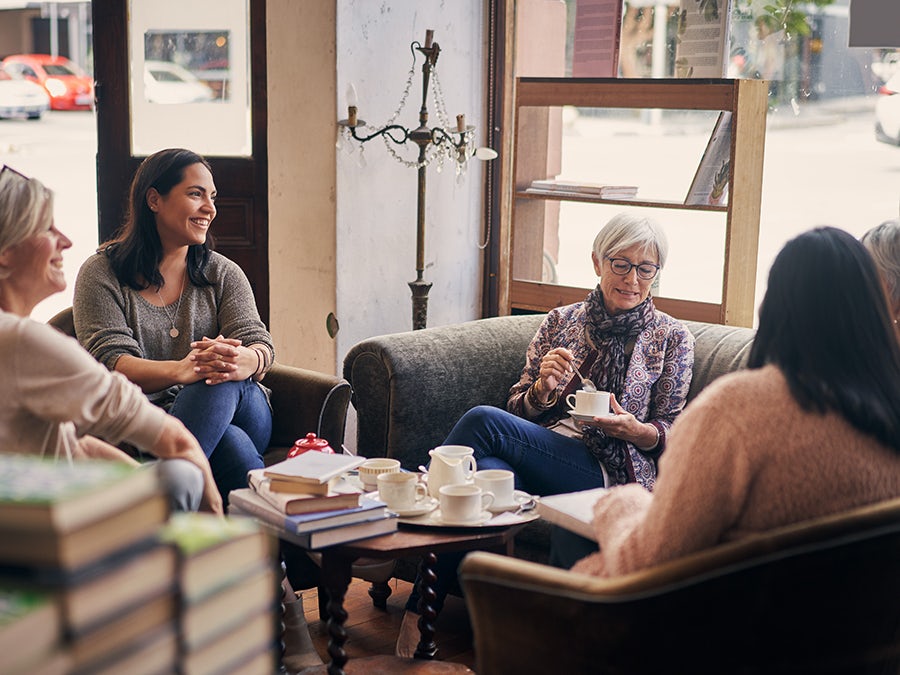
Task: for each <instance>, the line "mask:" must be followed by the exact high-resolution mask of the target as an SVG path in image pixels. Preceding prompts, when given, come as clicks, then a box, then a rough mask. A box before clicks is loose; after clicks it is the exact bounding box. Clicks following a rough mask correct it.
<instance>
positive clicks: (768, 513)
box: [573, 366, 900, 576]
mask: <svg viewBox="0 0 900 675" xmlns="http://www.w3.org/2000/svg"><path fill="white" fill-rule="evenodd" d="M659 474H660V475H659V479H658V480H657V483H656V488H655V490H654V492H653V494H652V495H651V494H650V493H649V492H647V491H646V490H644V489H643V488H641V487H640V486H638V485H634V484H630V485H623V486H618V487H614V488H612V489H610V490H609V491H608V493H607V494H606V495H604V497H603V498H601V499H600V500H599V501H598V502H597V504H596V506H595V507H594V530H595V531H596V533H597V536H598V541H599V542H600V551H601V552H600V553H596V554H593V555H591V556H588V557H587V558H584V559H583V560H580V561H579V562H578V563H577V564H576V565H575V567H574V568H573V569H574V570H575V571H578V572H584V573H588V574H596V575H600V576H613V575H617V574H625V573H627V572H630V571H634V570H637V569H641V568H644V567H648V566H650V565H654V564H657V563H662V562H665V561H667V560H671V559H673V558H678V557H680V556H684V555H686V554H689V553H693V552H695V551H699V550H703V549H706V548H709V547H711V546H714V545H716V544H719V543H723V542H727V541H732V540H735V539H741V538H744V537H747V536H749V535H751V534H754V533H758V532H764V531H767V530H771V529H773V528H777V527H779V526H782V525H788V524H791V523H796V522H800V521H803V520H807V519H810V518H815V517H818V516H824V515H828V514H832V513H838V512H841V511H845V510H848V509H851V508H853V507H857V506H862V505H865V504H870V503H875V502H878V501H882V500H885V499H890V498H894V497H898V496H900V455H897V453H895V452H893V451H892V450H890V449H889V448H887V447H885V446H884V445H882V444H881V443H879V442H878V441H876V440H875V439H874V438H872V437H871V436H867V435H865V434H862V433H861V432H860V431H858V430H857V429H855V428H854V427H852V426H850V424H848V423H847V422H846V421H845V420H844V418H843V417H841V416H839V415H836V414H834V413H828V414H826V415H824V416H823V415H818V414H815V413H810V412H806V411H803V410H801V408H800V407H799V406H798V405H797V402H796V400H795V399H794V398H793V396H791V394H790V392H789V390H788V386H787V382H786V380H785V379H784V376H783V375H782V374H781V372H780V371H779V370H778V369H777V368H775V367H774V366H766V367H764V368H761V369H755V370H744V371H740V372H737V373H732V374H729V375H726V376H724V377H721V378H719V379H718V380H716V381H715V382H713V383H712V384H711V385H710V386H708V387H707V388H706V389H704V391H703V392H702V393H701V394H700V396H698V397H697V399H696V400H694V401H693V402H692V403H690V404H689V405H688V406H687V408H685V411H684V412H683V413H682V415H681V416H680V417H679V418H678V419H677V420H676V422H675V424H674V425H673V427H672V430H671V433H670V435H669V441H668V445H667V448H666V452H665V454H664V455H663V456H662V460H661V464H660V470H659Z"/></svg>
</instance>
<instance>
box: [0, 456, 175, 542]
mask: <svg viewBox="0 0 900 675" xmlns="http://www.w3.org/2000/svg"><path fill="white" fill-rule="evenodd" d="M159 490H160V488H159V479H158V477H157V473H156V469H155V467H154V466H152V465H150V466H145V467H140V468H135V467H133V466H130V465H128V464H125V463H123V462H111V461H101V460H83V461H78V462H74V463H72V464H71V465H70V464H67V463H65V462H55V461H52V460H48V459H43V458H40V457H33V456H30V455H13V454H0V529H3V530H23V529H29V530H36V529H41V530H44V531H53V532H69V531H72V530H75V529H77V528H80V527H83V526H85V525H87V524H89V523H93V522H96V521H97V520H99V519H101V518H103V517H105V516H108V515H111V514H115V513H117V512H119V511H121V510H122V509H124V508H127V507H128V506H130V505H132V504H134V503H135V502H139V501H141V500H144V499H145V498H147V497H148V496H150V495H152V494H155V493H158V492H159Z"/></svg>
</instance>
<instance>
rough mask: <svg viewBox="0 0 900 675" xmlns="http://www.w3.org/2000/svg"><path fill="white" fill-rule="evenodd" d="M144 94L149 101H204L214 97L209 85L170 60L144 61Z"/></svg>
mask: <svg viewBox="0 0 900 675" xmlns="http://www.w3.org/2000/svg"><path fill="white" fill-rule="evenodd" d="M144 96H145V98H146V99H147V101H148V102H150V103H204V102H206V101H212V100H213V99H214V98H215V94H214V93H213V90H212V89H210V87H209V85H207V84H206V83H205V82H203V81H202V80H201V79H199V78H198V77H196V76H195V75H194V74H193V73H191V72H190V71H189V70H187V69H186V68H182V67H181V66H179V65H178V64H177V63H172V62H171V61H144Z"/></svg>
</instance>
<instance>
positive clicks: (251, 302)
mask: <svg viewBox="0 0 900 675" xmlns="http://www.w3.org/2000/svg"><path fill="white" fill-rule="evenodd" d="M215 200H216V186H215V183H214V182H213V175H212V170H211V169H210V166H209V164H208V162H207V161H206V160H205V159H204V158H203V157H201V156H200V155H198V154H196V153H194V152H191V151H190V150H183V149H178V148H176V149H168V150H161V151H159V152H157V153H155V154H153V155H150V156H149V157H147V158H146V159H145V160H144V161H143V162H142V163H141V165H140V167H139V168H138V170H137V173H136V174H135V176H134V179H133V180H132V183H131V189H130V193H129V202H128V213H127V216H126V220H125V224H124V225H123V227H122V228H121V230H120V231H119V233H118V234H117V236H116V237H115V238H114V239H113V240H112V241H108V242H106V243H104V244H103V245H102V246H101V247H100V249H99V251H98V252H97V253H96V254H94V255H93V256H91V257H90V258H88V260H87V261H86V262H85V263H84V265H83V266H82V267H81V270H80V271H79V273H78V278H77V280H76V282H75V301H74V318H75V332H76V333H77V335H78V340H79V341H80V342H81V344H82V345H84V347H85V348H86V349H87V350H88V351H89V352H90V353H91V354H92V355H93V356H94V358H96V359H97V360H98V361H100V363H102V364H103V365H105V366H106V367H107V368H109V369H110V370H114V371H116V372H120V373H122V374H123V375H125V376H126V377H127V378H128V379H129V380H131V381H132V382H135V383H136V384H138V385H139V386H140V387H141V389H142V390H143V391H144V392H145V393H146V394H147V395H148V396H149V398H150V400H151V401H153V402H154V403H156V404H157V405H159V406H161V407H163V408H164V409H166V410H167V411H168V412H169V413H170V414H171V415H173V416H174V417H176V418H178V419H180V420H181V421H182V422H183V423H184V425H185V426H186V427H187V428H188V429H189V430H190V431H191V432H192V433H193V434H194V436H196V437H197V440H198V441H199V442H200V445H201V447H202V448H203V451H204V453H206V456H207V457H209V462H210V465H211V466H212V470H213V475H214V476H215V480H216V484H217V485H218V487H219V492H220V493H221V495H222V498H223V500H225V501H226V503H227V499H228V493H229V492H230V491H231V490H234V489H237V488H242V487H247V471H249V470H250V469H256V468H260V467H262V466H263V460H262V456H261V455H262V453H263V452H264V451H265V448H266V447H267V446H268V443H269V438H270V436H271V433H272V413H271V409H270V407H269V402H268V396H267V392H266V391H265V390H264V388H263V387H262V386H261V385H260V380H262V378H263V376H264V375H265V374H266V371H267V370H268V369H269V367H270V366H271V365H272V362H273V360H274V356H275V352H274V348H273V345H272V338H271V336H270V335H269V332H268V330H266V327H265V325H264V324H263V322H262V321H261V320H260V317H259V313H258V311H257V309H256V302H255V299H254V297H253V291H252V290H251V288H250V283H249V281H248V280H247V277H246V275H245V274H244V272H243V271H242V270H241V268H240V267H238V266H237V265H236V264H235V263H234V262H232V261H231V260H229V259H228V258H226V257H225V256H223V255H220V254H219V253H216V252H215V251H213V250H212V248H211V241H210V240H211V237H210V236H209V230H210V227H211V226H212V223H213V220H214V219H215V217H216V204H215Z"/></svg>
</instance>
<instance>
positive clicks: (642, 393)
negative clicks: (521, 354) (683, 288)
mask: <svg viewBox="0 0 900 675" xmlns="http://www.w3.org/2000/svg"><path fill="white" fill-rule="evenodd" d="M586 323H587V312H586V311H585V306H584V303H583V302H576V303H575V304H574V305H568V306H566V307H558V308H556V309H553V310H551V311H550V312H549V313H548V314H547V318H546V319H544V322H543V323H542V324H541V327H540V328H539V329H538V332H537V334H536V335H535V336H534V339H533V340H532V341H531V344H530V345H529V346H528V351H527V352H526V354H525V368H524V369H523V370H522V376H521V377H520V378H519V381H518V382H517V383H516V384H514V385H513V386H512V388H511V389H510V390H509V398H508V400H507V404H506V407H507V410H509V412H511V413H514V414H516V415H519V416H520V417H525V401H524V399H525V394H526V392H527V391H528V389H529V388H530V387H531V385H532V384H533V383H534V381H535V379H537V377H538V372H539V370H540V365H541V358H542V357H543V356H544V354H546V353H547V352H548V351H550V350H551V349H553V348H554V347H566V348H567V349H569V350H571V352H572V354H573V355H574V361H573V364H572V365H573V366H574V367H575V368H579V369H580V367H581V365H582V364H583V363H584V360H585V358H587V357H588V355H589V354H590V352H591V349H592V348H591V345H590V343H588V341H587V338H586V333H585V326H586ZM693 367H694V336H693V335H691V332H690V331H689V330H688V329H687V327H686V326H685V325H684V324H683V323H681V322H680V321H678V320H677V319H674V318H672V317H671V316H669V315H668V314H666V313H664V312H660V311H659V310H657V311H656V317H655V318H654V319H653V321H652V322H651V323H650V325H648V326H647V327H646V328H645V329H644V330H643V331H641V333H640V335H639V336H638V338H637V341H636V342H635V345H634V351H633V352H632V354H631V360H630V361H629V363H628V369H627V371H626V373H625V389H624V391H621V392H620V391H616V392H613V393H614V394H615V396H616V400H617V401H618V402H619V404H620V405H621V406H622V407H623V408H624V409H625V410H627V411H628V412H630V413H631V414H632V415H634V416H635V417H636V418H637V419H639V420H641V421H642V422H650V421H656V422H657V423H658V424H659V425H660V426H662V428H663V429H664V430H668V429H669V427H671V425H672V422H674V421H675V418H676V417H677V416H678V414H679V413H680V412H681V411H682V409H683V408H684V405H685V402H686V401H687V394H688V389H689V388H690V386H691V376H692V374H693ZM579 384H580V381H579V380H578V377H577V376H576V375H575V373H574V372H573V373H572V374H571V375H570V376H568V377H566V378H565V379H563V380H562V382H560V383H559V386H558V387H557V389H556V393H557V394H558V396H559V398H558V403H557V404H556V405H555V406H554V407H553V408H551V409H550V410H548V411H547V412H546V413H544V414H543V415H541V416H540V418H538V419H537V420H536V422H537V423H538V424H540V425H542V426H545V427H549V426H552V425H553V424H555V423H556V422H558V421H559V420H561V419H562V418H564V417H566V416H567V414H568V409H567V406H566V403H565V398H566V395H567V394H569V393H571V392H573V391H575V389H577V388H578V386H579ZM663 438H664V435H661V437H660V439H661V445H662V441H663ZM661 449H662V448H657V449H655V450H654V451H653V452H652V453H644V452H642V451H641V450H639V449H638V448H636V447H635V446H634V445H633V444H631V443H629V444H628V451H629V454H630V456H631V463H632V468H633V469H634V476H635V478H636V480H637V482H638V483H640V484H641V485H643V486H644V487H645V488H647V489H648V490H652V489H653V485H654V483H655V482H656V459H657V458H658V457H659V453H660V451H661Z"/></svg>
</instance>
